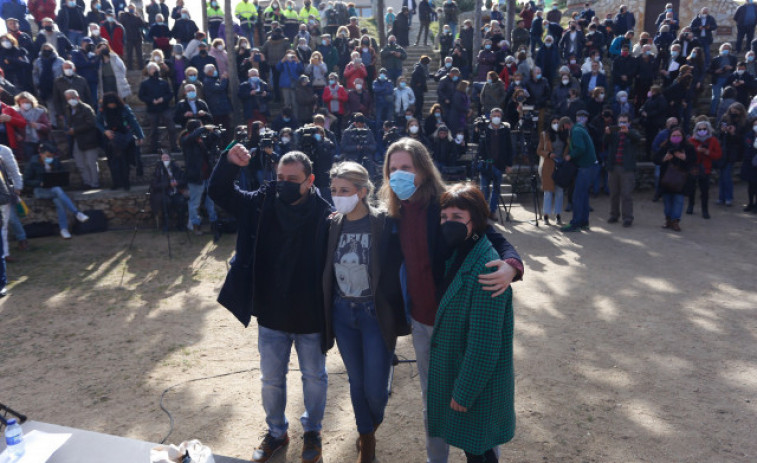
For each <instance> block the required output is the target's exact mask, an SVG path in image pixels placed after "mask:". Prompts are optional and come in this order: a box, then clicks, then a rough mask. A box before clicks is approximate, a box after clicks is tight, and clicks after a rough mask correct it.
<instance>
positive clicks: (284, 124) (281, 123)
mask: <svg viewBox="0 0 757 463" xmlns="http://www.w3.org/2000/svg"><path fill="white" fill-rule="evenodd" d="M270 127H271V130H273V131H274V132H281V131H282V130H284V129H289V130H290V131H293V130H297V129H298V128H300V121H298V120H297V118H295V117H294V110H293V109H292V108H290V107H289V106H285V107H284V109H282V110H281V114H279V117H277V118H276V119H274V120H273V121H272V122H271V125H270ZM280 135H281V134H280ZM289 139H290V140H291V137H290V138H289ZM285 144H286V143H285ZM281 152H282V153H286V151H281Z"/></svg>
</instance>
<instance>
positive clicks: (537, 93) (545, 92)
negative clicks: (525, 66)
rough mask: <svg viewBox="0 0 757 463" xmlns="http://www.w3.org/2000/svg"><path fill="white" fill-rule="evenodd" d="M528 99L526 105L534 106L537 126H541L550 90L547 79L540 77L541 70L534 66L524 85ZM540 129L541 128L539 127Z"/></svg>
mask: <svg viewBox="0 0 757 463" xmlns="http://www.w3.org/2000/svg"><path fill="white" fill-rule="evenodd" d="M524 87H525V89H526V92H527V93H528V98H527V99H526V104H528V105H532V106H534V107H535V108H536V109H537V110H538V111H539V125H540V126H541V125H542V121H543V119H544V113H545V112H546V108H547V104H548V103H549V98H550V96H551V95H552V88H551V86H550V85H549V82H548V81H547V79H545V78H544V77H543V76H542V72H541V68H539V67H538V66H534V68H533V69H531V78H530V79H528V81H527V82H526V84H525V86H524ZM540 128H541V127H540Z"/></svg>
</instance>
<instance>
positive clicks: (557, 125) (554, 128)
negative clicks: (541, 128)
mask: <svg viewBox="0 0 757 463" xmlns="http://www.w3.org/2000/svg"><path fill="white" fill-rule="evenodd" d="M558 128H560V124H552V130H554V131H555V132H557V129H558Z"/></svg>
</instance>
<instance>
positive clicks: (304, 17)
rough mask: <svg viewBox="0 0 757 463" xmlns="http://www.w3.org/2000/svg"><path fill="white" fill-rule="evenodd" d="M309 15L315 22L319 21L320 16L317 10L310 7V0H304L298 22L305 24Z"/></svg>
mask: <svg viewBox="0 0 757 463" xmlns="http://www.w3.org/2000/svg"><path fill="white" fill-rule="evenodd" d="M311 14H312V15H313V17H314V18H315V19H316V21H319V22H320V21H321V15H320V13H318V8H316V7H314V6H312V5H311V4H310V0H305V6H303V7H302V9H301V10H300V21H301V22H304V23H306V24H307V22H308V19H309V18H310V15H311Z"/></svg>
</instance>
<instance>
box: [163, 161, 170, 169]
mask: <svg viewBox="0 0 757 463" xmlns="http://www.w3.org/2000/svg"><path fill="white" fill-rule="evenodd" d="M163 165H164V166H166V169H168V166H170V165H171V161H163Z"/></svg>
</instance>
